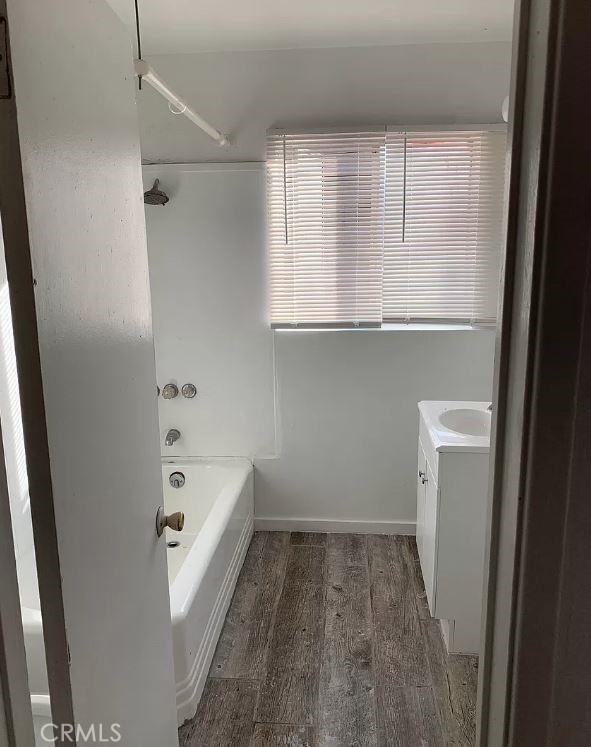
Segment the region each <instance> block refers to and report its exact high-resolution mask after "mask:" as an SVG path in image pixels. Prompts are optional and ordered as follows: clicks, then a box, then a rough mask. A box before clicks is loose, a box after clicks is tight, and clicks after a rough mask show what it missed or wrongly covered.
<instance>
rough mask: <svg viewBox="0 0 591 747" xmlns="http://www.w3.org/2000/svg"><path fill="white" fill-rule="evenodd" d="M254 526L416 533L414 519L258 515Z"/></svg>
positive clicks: (283, 529) (285, 529)
mask: <svg viewBox="0 0 591 747" xmlns="http://www.w3.org/2000/svg"><path fill="white" fill-rule="evenodd" d="M254 528H255V529H256V530H259V531H265V532H328V533H329V534H349V533H353V534H416V529H417V525H416V522H414V521H356V520H348V519H346V520H344V521H342V520H337V519H297V518H290V517H285V518H284V517H280V516H278V517H274V516H257V517H255V520H254Z"/></svg>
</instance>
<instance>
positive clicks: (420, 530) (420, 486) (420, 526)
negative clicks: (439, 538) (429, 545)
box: [417, 440, 427, 563]
mask: <svg viewBox="0 0 591 747" xmlns="http://www.w3.org/2000/svg"><path fill="white" fill-rule="evenodd" d="M426 472H427V459H426V458H425V452H424V450H423V445H422V443H421V442H420V440H419V454H418V460H417V549H418V551H419V558H420V559H421V563H422V562H423V543H424V538H425V483H424V482H423V478H424V476H425V475H426Z"/></svg>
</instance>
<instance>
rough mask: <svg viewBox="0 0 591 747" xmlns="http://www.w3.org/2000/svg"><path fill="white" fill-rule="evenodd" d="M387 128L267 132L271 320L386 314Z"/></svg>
mask: <svg viewBox="0 0 591 747" xmlns="http://www.w3.org/2000/svg"><path fill="white" fill-rule="evenodd" d="M384 146H385V133H384V131H382V132H375V133H374V132H356V133H346V132H345V133H331V134H318V135H296V134H277V135H271V136H269V138H268V150H267V166H268V211H269V216H268V222H269V243H270V268H269V272H270V291H271V322H272V324H274V325H322V324H327V325H344V326H347V325H366V324H377V325H379V324H380V323H381V321H382V255H383V225H384V224H383V218H384V177H385V169H384V150H385V149H384Z"/></svg>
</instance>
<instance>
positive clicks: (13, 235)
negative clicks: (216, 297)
mask: <svg viewBox="0 0 591 747" xmlns="http://www.w3.org/2000/svg"><path fill="white" fill-rule="evenodd" d="M0 17H2V18H4V19H5V29H6V32H7V38H6V71H7V75H8V80H9V96H8V97H4V98H0V173H2V174H4V175H10V176H9V177H6V178H4V179H1V180H0V214H1V215H2V229H3V236H4V253H5V258H6V274H7V277H8V288H9V296H10V305H11V309H12V320H13V321H12V323H13V331H14V346H15V353H16V360H17V371H18V379H19V385H20V397H21V412H22V421H23V433H24V438H25V444H26V463H27V473H28V480H29V496H30V501H31V518H32V524H33V538H34V543H35V555H36V558H37V576H38V581H39V596H40V601H41V615H42V619H43V637H44V643H45V657H46V663H47V676H48V680H49V693H50V700H51V713H52V721H53V723H54V724H56V725H57V726H59V727H61V726H70V725H73V724H74V709H73V701H72V689H71V684H70V666H69V651H68V642H67V635H66V626H65V617H64V607H63V599H62V592H61V590H62V579H61V572H60V559H59V548H58V543H57V532H56V522H55V514H54V504H53V492H52V481H51V469H50V461H49V443H48V439H47V427H46V421H45V403H44V395H43V381H42V376H41V360H40V355H39V338H38V334H37V316H36V311H35V296H34V280H33V272H32V265H31V252H30V246H29V231H28V224H27V208H26V201H25V190H24V181H23V171H22V163H21V157H20V142H19V134H18V123H17V113H16V103H15V98H14V81H13V77H12V64H11V56H10V27H9V24H8V14H7V8H6V0H0ZM2 464H4V455H3V454H2ZM16 601H17V607H16V609H17V610H18V617H19V620H20V602H19V601H18V597H17V600H16ZM12 614H13V616H14V610H13V613H12ZM21 632H22V631H21ZM29 707H30V697H29ZM55 732H56V735H57V736H56V740H55V744H56V745H61V744H65V742H63V741H62V739H61V737H60V735H61V734H62V729H61V728H60V729H56V730H55ZM66 733H67V732H66ZM67 743H68V744H69V745H71V744H73V741H72V739H68V741H67ZM19 745H20V742H19Z"/></svg>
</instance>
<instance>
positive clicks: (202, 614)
mask: <svg viewBox="0 0 591 747" xmlns="http://www.w3.org/2000/svg"><path fill="white" fill-rule="evenodd" d="M173 472H182V473H183V475H184V477H185V484H184V486H183V487H182V488H173V487H171V485H170V481H169V478H170V475H171V474H172V473H173ZM162 478H163V485H164V506H165V509H166V513H173V512H174V511H183V512H184V514H185V528H184V530H183V532H180V533H177V532H172V531H170V530H168V529H167V530H166V531H167V535H166V540H167V542H168V541H179V542H180V545H179V546H178V547H174V548H168V549H167V558H168V578H169V583H170V611H171V619H172V635H173V647H174V668H175V679H176V702H177V718H178V723H179V726H180V725H181V724H182V723H183V722H184V721H185V720H186V719H188V718H191V717H192V716H193V714H194V713H195V711H196V709H197V705H198V703H199V698H200V697H201V693H202V691H203V686H204V685H205V679H206V677H207V672H208V670H209V665H210V663H211V659H212V657H213V653H214V651H215V646H216V643H217V640H218V637H219V634H220V631H221V628H222V625H223V622H224V618H225V616H226V612H227V609H228V605H229V603H230V599H231V598H232V593H233V591H234V587H235V585H236V579H237V578H238V573H239V572H240V568H241V567H242V563H243V561H244V556H245V555H246V551H247V549H248V545H249V543H250V540H251V537H252V533H253V515H254V499H253V474H252V464H251V463H250V462H249V461H248V460H247V459H197V458H195V459H166V460H163V462H162ZM19 571H22V572H20V573H19V576H20V577H21V603H22V605H23V608H22V613H23V626H24V633H25V647H26V649H27V663H28V669H29V687H30V689H31V702H32V706H33V716H34V720H35V730H36V733H37V734H39V730H40V728H41V727H42V726H43V724H45V723H50V717H51V711H50V706H49V695H48V685H47V674H46V670H45V657H44V654H43V632H42V627H41V613H40V612H39V596H38V593H37V591H36V578H35V568H34V560H32V562H31V567H30V568H28V567H27V568H22V569H19ZM27 578H30V579H33V580H34V581H35V583H34V584H33V583H30V584H28V583H27V581H26V579H27ZM37 744H47V741H38V742H37Z"/></svg>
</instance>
